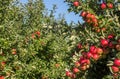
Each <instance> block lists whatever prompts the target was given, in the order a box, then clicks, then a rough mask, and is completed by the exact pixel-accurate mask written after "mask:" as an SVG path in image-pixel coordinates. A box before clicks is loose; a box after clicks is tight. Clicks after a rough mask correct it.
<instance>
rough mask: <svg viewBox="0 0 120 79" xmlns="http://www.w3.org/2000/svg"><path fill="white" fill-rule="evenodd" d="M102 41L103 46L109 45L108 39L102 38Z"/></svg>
mask: <svg viewBox="0 0 120 79" xmlns="http://www.w3.org/2000/svg"><path fill="white" fill-rule="evenodd" d="M100 43H101V46H103V47H107V46H108V40H106V39H101V41H100Z"/></svg>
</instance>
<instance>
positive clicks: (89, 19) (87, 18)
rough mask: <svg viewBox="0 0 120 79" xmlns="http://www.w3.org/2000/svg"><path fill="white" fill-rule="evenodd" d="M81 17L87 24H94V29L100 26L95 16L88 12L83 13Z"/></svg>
mask: <svg viewBox="0 0 120 79" xmlns="http://www.w3.org/2000/svg"><path fill="white" fill-rule="evenodd" d="M80 16H82V18H83V20H84V21H85V22H86V23H88V24H92V26H94V27H97V26H98V20H97V18H96V16H95V15H94V14H92V13H90V12H87V11H82V12H81V14H80Z"/></svg>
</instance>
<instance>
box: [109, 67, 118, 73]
mask: <svg viewBox="0 0 120 79" xmlns="http://www.w3.org/2000/svg"><path fill="white" fill-rule="evenodd" d="M111 68H112V71H113V72H114V73H116V72H119V68H118V67H116V66H114V65H113V66H112V67H111Z"/></svg>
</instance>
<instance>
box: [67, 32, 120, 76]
mask: <svg viewBox="0 0 120 79" xmlns="http://www.w3.org/2000/svg"><path fill="white" fill-rule="evenodd" d="M77 48H78V49H79V50H82V49H84V46H82V44H81V43H79V44H78V45H77ZM111 49H115V50H116V51H120V39H118V40H117V41H115V35H114V34H109V35H108V36H107V37H106V38H101V39H100V44H99V46H96V45H90V46H89V50H88V51H82V52H81V56H79V59H78V60H77V61H75V63H74V67H73V68H72V69H71V70H72V71H70V70H67V71H66V76H68V77H70V78H76V74H78V73H81V72H85V71H86V70H88V69H89V68H90V67H91V64H92V63H91V62H93V63H94V62H97V61H98V60H100V59H102V58H105V57H106V56H107V55H109V54H111V53H110V52H111ZM111 68H112V70H113V72H114V73H116V72H120V69H119V68H120V59H115V60H114V65H113V66H111Z"/></svg>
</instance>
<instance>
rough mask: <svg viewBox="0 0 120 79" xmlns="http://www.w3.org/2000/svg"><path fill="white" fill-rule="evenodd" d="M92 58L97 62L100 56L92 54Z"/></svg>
mask: <svg viewBox="0 0 120 79" xmlns="http://www.w3.org/2000/svg"><path fill="white" fill-rule="evenodd" d="M92 58H93V59H94V60H96V61H97V60H98V59H99V58H100V56H99V55H98V54H93V56H92Z"/></svg>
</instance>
